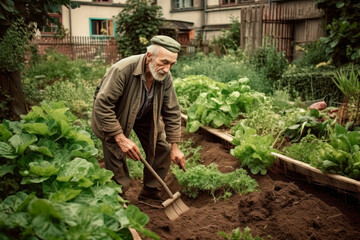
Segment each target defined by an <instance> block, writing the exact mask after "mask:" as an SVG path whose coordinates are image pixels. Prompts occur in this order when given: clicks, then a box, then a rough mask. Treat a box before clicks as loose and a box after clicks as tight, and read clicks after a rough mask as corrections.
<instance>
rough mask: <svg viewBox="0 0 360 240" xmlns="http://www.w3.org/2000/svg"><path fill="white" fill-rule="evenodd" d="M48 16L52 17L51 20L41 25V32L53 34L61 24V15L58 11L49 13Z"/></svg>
mask: <svg viewBox="0 0 360 240" xmlns="http://www.w3.org/2000/svg"><path fill="white" fill-rule="evenodd" d="M49 16H50V17H51V18H52V19H53V21H52V22H48V23H47V24H46V26H44V27H43V30H42V32H41V33H42V34H54V33H56V32H57V31H58V28H59V26H61V22H62V19H61V15H60V14H58V13H50V14H49Z"/></svg>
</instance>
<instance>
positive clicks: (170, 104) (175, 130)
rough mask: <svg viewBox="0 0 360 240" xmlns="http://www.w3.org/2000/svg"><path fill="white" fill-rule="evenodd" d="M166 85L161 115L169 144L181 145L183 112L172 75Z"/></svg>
mask: <svg viewBox="0 0 360 240" xmlns="http://www.w3.org/2000/svg"><path fill="white" fill-rule="evenodd" d="M164 84H165V86H164V88H165V89H164V90H165V93H164V99H163V105H162V108H161V115H162V118H163V121H164V124H165V133H166V140H167V142H169V143H179V142H180V141H181V112H180V106H179V102H178V99H177V96H176V93H175V89H174V86H173V81H172V77H171V75H170V78H169V80H168V81H165V82H164Z"/></svg>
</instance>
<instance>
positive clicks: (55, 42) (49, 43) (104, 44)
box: [32, 36, 121, 64]
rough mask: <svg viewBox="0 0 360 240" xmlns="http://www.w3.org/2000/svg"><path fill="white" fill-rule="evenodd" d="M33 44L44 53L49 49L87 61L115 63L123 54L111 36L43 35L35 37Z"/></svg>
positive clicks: (40, 52)
mask: <svg viewBox="0 0 360 240" xmlns="http://www.w3.org/2000/svg"><path fill="white" fill-rule="evenodd" d="M32 44H33V45H35V46H36V47H37V49H38V52H39V54H40V55H43V54H44V53H45V52H46V51H47V50H48V49H55V50H56V51H58V52H60V53H62V54H65V55H67V56H69V57H70V58H71V59H84V60H86V61H89V62H92V61H97V60H100V61H104V62H106V63H109V64H111V63H114V62H116V61H118V60H119V59H120V58H121V56H120V55H119V54H118V53H117V45H116V40H115V38H113V37H111V38H109V37H74V36H73V37H65V38H63V39H58V38H54V37H52V36H49V37H46V36H41V37H37V38H35V39H33V41H32Z"/></svg>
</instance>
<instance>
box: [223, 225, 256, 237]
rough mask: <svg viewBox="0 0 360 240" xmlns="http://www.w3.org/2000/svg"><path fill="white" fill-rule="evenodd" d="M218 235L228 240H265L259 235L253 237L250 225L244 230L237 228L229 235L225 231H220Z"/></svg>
mask: <svg viewBox="0 0 360 240" xmlns="http://www.w3.org/2000/svg"><path fill="white" fill-rule="evenodd" d="M218 235H219V236H220V237H223V238H225V239H227V240H263V238H261V237H259V236H255V237H253V236H252V235H251V233H250V228H249V227H245V228H244V230H243V231H241V230H240V228H236V229H234V230H232V232H231V235H228V234H227V233H225V232H223V231H219V232H218Z"/></svg>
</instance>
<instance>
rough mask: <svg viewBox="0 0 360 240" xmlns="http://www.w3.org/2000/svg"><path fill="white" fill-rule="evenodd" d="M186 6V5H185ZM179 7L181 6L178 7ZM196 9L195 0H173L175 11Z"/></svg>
mask: <svg viewBox="0 0 360 240" xmlns="http://www.w3.org/2000/svg"><path fill="white" fill-rule="evenodd" d="M184 4H185V5H184ZM177 5H179V6H178V7H177ZM192 8H194V0H173V9H177V10H178V9H192Z"/></svg>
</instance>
